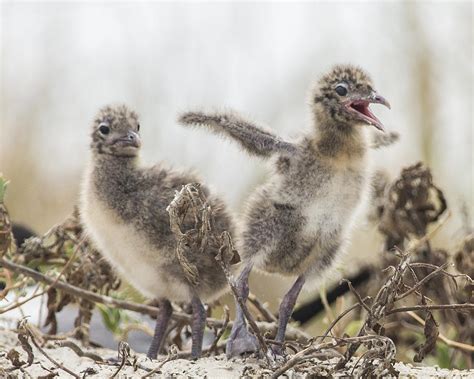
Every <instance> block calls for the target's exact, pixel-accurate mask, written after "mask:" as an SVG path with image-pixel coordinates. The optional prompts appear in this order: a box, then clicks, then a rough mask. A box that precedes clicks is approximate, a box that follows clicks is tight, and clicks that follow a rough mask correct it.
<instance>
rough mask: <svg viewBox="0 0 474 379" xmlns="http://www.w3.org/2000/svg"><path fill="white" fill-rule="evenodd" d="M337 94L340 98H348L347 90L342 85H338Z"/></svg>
mask: <svg viewBox="0 0 474 379" xmlns="http://www.w3.org/2000/svg"><path fill="white" fill-rule="evenodd" d="M336 92H337V94H338V95H339V96H346V95H347V88H346V87H344V86H342V85H338V86H337V87H336Z"/></svg>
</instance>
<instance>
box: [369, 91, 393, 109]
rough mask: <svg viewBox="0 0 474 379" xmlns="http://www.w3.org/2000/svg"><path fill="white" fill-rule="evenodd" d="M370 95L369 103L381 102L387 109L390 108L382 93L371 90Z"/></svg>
mask: <svg viewBox="0 0 474 379" xmlns="http://www.w3.org/2000/svg"><path fill="white" fill-rule="evenodd" d="M370 97H371V98H372V101H371V103H375V104H382V105H385V106H386V107H387V108H388V109H392V107H391V106H390V103H389V102H388V101H387V99H386V98H385V97H383V96H382V95H379V94H378V93H377V92H372V95H371V96H370Z"/></svg>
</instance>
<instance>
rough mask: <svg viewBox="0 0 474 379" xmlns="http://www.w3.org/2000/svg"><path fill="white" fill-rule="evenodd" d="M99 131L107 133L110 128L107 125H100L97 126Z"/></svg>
mask: <svg viewBox="0 0 474 379" xmlns="http://www.w3.org/2000/svg"><path fill="white" fill-rule="evenodd" d="M99 132H101V133H102V134H109V132H110V128H109V127H108V126H107V125H101V126H99Z"/></svg>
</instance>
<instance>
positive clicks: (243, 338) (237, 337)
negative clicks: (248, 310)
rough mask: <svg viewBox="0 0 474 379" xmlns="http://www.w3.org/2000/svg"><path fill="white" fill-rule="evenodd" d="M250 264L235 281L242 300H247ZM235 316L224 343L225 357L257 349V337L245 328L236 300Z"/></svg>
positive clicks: (243, 318)
mask: <svg viewBox="0 0 474 379" xmlns="http://www.w3.org/2000/svg"><path fill="white" fill-rule="evenodd" d="M252 267H253V265H252V264H248V265H247V266H246V267H245V268H244V269H243V270H242V272H241V273H240V275H239V278H238V279H237V282H236V287H237V291H238V292H239V296H240V297H241V298H242V300H243V302H244V303H245V302H246V301H247V298H248V296H249V284H248V281H249V275H250V271H252ZM235 307H236V312H237V314H236V318H235V321H234V325H233V327H232V331H231V332H230V336H229V339H228V340H227V344H226V355H227V358H231V357H235V356H238V355H241V354H243V353H251V352H255V351H258V342H257V338H256V337H255V336H254V335H253V334H252V333H250V332H249V331H248V330H247V323H246V321H245V315H244V312H243V310H242V308H241V307H240V305H239V303H238V301H236V302H235Z"/></svg>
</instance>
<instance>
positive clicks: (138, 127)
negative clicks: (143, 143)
mask: <svg viewBox="0 0 474 379" xmlns="http://www.w3.org/2000/svg"><path fill="white" fill-rule="evenodd" d="M139 131H140V124H138V125H137V132H139Z"/></svg>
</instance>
